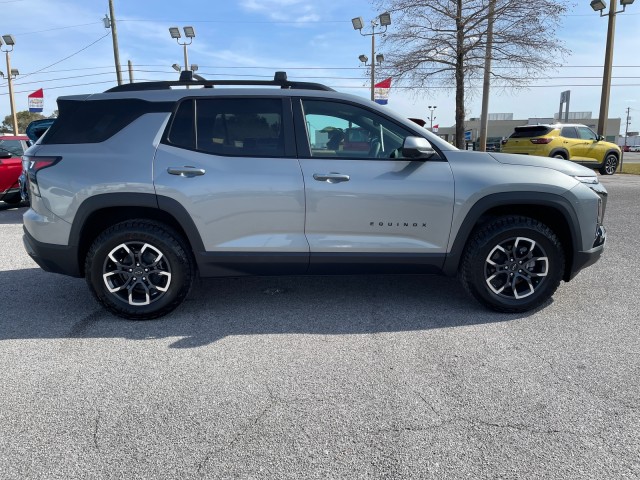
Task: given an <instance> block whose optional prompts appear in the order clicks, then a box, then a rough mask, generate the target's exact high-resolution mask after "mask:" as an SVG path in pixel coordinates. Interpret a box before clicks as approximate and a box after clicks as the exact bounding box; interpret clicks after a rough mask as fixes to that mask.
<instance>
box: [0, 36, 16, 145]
mask: <svg viewBox="0 0 640 480" xmlns="http://www.w3.org/2000/svg"><path fill="white" fill-rule="evenodd" d="M3 44H6V48H3V49H2V51H3V52H5V54H6V56H7V83H8V85H9V105H10V107H11V121H12V123H13V134H14V135H18V116H17V115H16V106H15V103H14V100H13V77H14V73H13V72H12V71H11V56H10V55H9V52H11V51H13V46H14V45H15V44H16V41H15V39H14V38H13V35H2V40H0V46H2V45H3Z"/></svg>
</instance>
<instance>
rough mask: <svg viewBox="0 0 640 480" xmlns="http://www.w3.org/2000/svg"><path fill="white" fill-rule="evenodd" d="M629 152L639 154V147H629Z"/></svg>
mask: <svg viewBox="0 0 640 480" xmlns="http://www.w3.org/2000/svg"><path fill="white" fill-rule="evenodd" d="M629 151H630V152H640V145H631V146H630V147H629Z"/></svg>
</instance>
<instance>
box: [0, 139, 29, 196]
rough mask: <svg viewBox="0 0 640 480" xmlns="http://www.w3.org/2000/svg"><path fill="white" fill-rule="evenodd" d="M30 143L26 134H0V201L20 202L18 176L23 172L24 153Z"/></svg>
mask: <svg viewBox="0 0 640 480" xmlns="http://www.w3.org/2000/svg"><path fill="white" fill-rule="evenodd" d="M30 145H31V141H30V140H29V137H27V136H26V135H0V201H3V202H5V203H19V202H20V200H21V199H20V188H19V185H18V177H19V176H20V173H21V172H22V154H23V153H24V151H25V150H26V149H27V148H29V146H30Z"/></svg>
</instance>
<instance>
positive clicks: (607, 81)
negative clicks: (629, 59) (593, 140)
mask: <svg viewBox="0 0 640 480" xmlns="http://www.w3.org/2000/svg"><path fill="white" fill-rule="evenodd" d="M625 6H626V5H625ZM616 7H617V0H611V4H610V5H609V22H608V25H607V46H606V50H605V54H604V71H603V73H602V94H601V95H600V114H599V115H598V135H602V136H603V137H606V136H607V120H608V116H609V94H610V93H611V67H612V65H613V38H614V37H615V33H616V13H618V12H616Z"/></svg>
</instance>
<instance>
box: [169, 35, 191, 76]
mask: <svg viewBox="0 0 640 480" xmlns="http://www.w3.org/2000/svg"><path fill="white" fill-rule="evenodd" d="M182 30H183V31H184V36H185V37H186V38H188V39H189V41H186V40H185V41H183V42H181V41H180V39H181V38H182V35H181V33H180V29H179V28H178V27H169V34H170V35H171V38H175V39H176V42H178V45H182V47H183V50H184V69H185V70H189V54H188V52H187V45H191V43H192V42H193V39H194V38H196V31H195V30H194V29H193V27H191V26H186V27H182Z"/></svg>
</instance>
